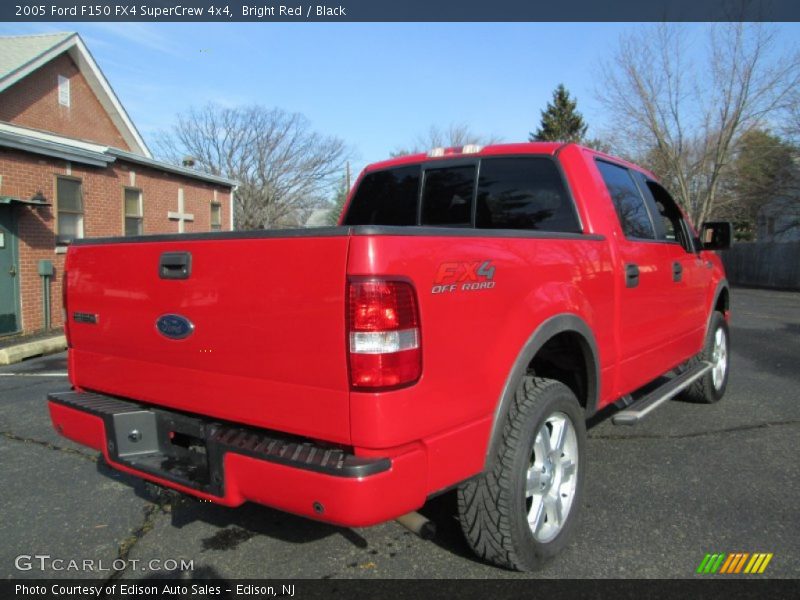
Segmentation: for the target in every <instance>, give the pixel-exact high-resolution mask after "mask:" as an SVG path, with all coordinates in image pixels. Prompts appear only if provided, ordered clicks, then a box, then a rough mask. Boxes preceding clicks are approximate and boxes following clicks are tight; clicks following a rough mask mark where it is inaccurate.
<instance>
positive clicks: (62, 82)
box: [58, 75, 70, 108]
mask: <svg viewBox="0 0 800 600" xmlns="http://www.w3.org/2000/svg"><path fill="white" fill-rule="evenodd" d="M58 103H59V104H60V105H61V106H66V107H67V108H69V105H70V98H69V79H67V78H66V77H64V76H63V75H59V76H58Z"/></svg>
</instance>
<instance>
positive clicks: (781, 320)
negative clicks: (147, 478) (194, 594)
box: [0, 289, 800, 579]
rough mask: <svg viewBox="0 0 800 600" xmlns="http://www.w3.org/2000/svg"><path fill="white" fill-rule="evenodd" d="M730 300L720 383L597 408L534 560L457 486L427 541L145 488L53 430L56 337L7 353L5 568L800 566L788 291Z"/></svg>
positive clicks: (66, 571)
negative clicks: (630, 419) (36, 353)
mask: <svg viewBox="0 0 800 600" xmlns="http://www.w3.org/2000/svg"><path fill="white" fill-rule="evenodd" d="M732 310H733V315H732V321H731V325H732V329H731V337H732V350H733V351H732V362H731V375H730V381H729V385H728V392H727V394H726V396H725V398H724V399H723V400H722V401H721V402H719V403H717V404H715V405H695V404H691V403H686V402H682V401H678V400H674V401H672V402H669V403H667V404H666V405H665V406H664V407H663V408H660V409H659V410H657V411H655V412H654V413H652V414H651V415H650V416H649V417H648V418H647V419H646V420H645V421H644V422H643V423H641V424H640V425H637V426H635V427H616V426H614V425H612V424H611V420H610V418H608V416H609V414H610V413H609V412H607V413H605V414H604V415H602V416H601V417H599V418H596V419H593V420H592V422H591V424H590V425H591V427H590V429H589V444H588V450H589V454H588V464H587V468H588V470H587V474H586V493H585V500H584V506H583V514H582V520H581V521H582V522H581V523H580V526H579V528H578V535H577V536H576V537H575V540H574V542H573V543H572V544H571V545H570V546H569V547H568V548H567V549H566V551H565V552H563V553H562V554H561V555H560V556H558V557H557V558H556V559H555V560H553V561H552V562H550V563H549V564H548V565H546V566H545V567H544V568H543V569H542V570H541V571H539V572H537V573H533V574H520V573H513V572H509V571H505V570H502V569H498V568H496V567H493V566H490V565H487V564H484V563H482V562H481V561H480V560H478V559H476V558H475V557H474V556H472V554H471V552H470V551H469V549H468V547H467V545H466V543H465V542H464V540H463V537H462V535H461V532H460V529H459V527H458V523H457V521H456V520H455V516H454V515H455V512H454V511H455V500H454V497H453V494H452V493H451V494H445V495H443V496H440V497H438V498H436V499H434V500H432V501H431V502H429V503H428V505H426V507H425V508H424V509H423V512H424V513H425V514H426V515H428V516H429V517H430V518H432V519H433V520H434V522H435V523H436V525H437V528H438V534H437V536H436V538H435V539H434V540H433V541H423V540H422V539H419V538H418V537H416V536H415V535H413V534H411V533H409V532H408V531H407V530H405V529H404V528H403V527H401V526H400V525H399V524H397V523H395V522H389V523H385V524H383V525H379V526H376V527H371V528H364V529H343V528H338V527H332V526H329V525H325V524H321V523H317V522H314V521H310V520H306V519H303V518H300V517H295V516H292V515H288V514H285V513H282V512H279V511H276V510H272V509H269V508H265V507H262V506H256V505H246V506H244V507H241V508H237V509H229V508H224V507H220V506H216V505H213V504H209V503H199V502H197V503H194V502H193V503H180V502H176V501H174V499H170V498H169V497H167V496H164V495H161V496H154V495H153V494H151V493H150V492H149V490H147V489H145V486H144V485H143V484H142V482H141V481H139V480H137V479H135V478H131V477H128V476H126V475H122V474H119V473H117V472H115V471H113V470H111V469H109V468H108V467H107V466H105V465H104V464H103V462H102V460H99V459H98V455H97V453H95V452H93V451H91V450H89V449H86V448H83V447H81V446H78V445H76V444H73V443H71V442H70V441H68V440H66V439H64V438H61V437H59V436H58V435H57V434H56V433H55V432H54V431H53V430H52V428H51V426H50V421H49V417H48V414H47V403H46V401H45V397H46V395H47V393H48V392H50V391H55V390H61V389H64V388H65V387H66V386H67V379H66V361H65V355H64V354H59V355H53V356H49V357H42V358H36V359H31V360H28V361H25V362H23V363H19V364H16V365H10V366H7V367H2V368H0V482H1V483H2V485H0V514H1V515H2V522H1V524H0V536H2V537H0V539H2V540H3V542H2V544H0V577H2V578H28V577H37V578H50V577H58V578H61V577H65V578H66V577H92V578H96V577H103V578H116V577H125V578H143V577H152V576H163V575H165V574H166V573H164V572H163V571H161V572H154V569H155V568H157V567H158V566H159V565H161V567H162V568H163V567H164V566H167V567H169V566H172V564H171V563H169V562H166V563H165V561H169V560H175V561H181V560H184V561H193V565H192V566H193V570H191V571H186V572H184V573H183V574H180V576H181V577H187V578H201V577H222V578H227V579H233V578H286V579H294V578H301V577H303V578H342V577H346V578H349V577H356V578H389V577H391V578H416V579H421V578H439V577H446V578H459V579H463V578H504V577H523V578H525V577H531V578H538V577H548V578H549V577H558V578H563V577H572V578H605V577H625V578H635V577H647V578H684V577H693V576H696V575H695V574H694V573H695V570H696V568H697V566H698V565H699V564H700V561H701V560H702V559H703V557H704V556H705V554H706V553H709V552H712V553H713V552H726V553H727V552H750V553H754V552H769V553H773V555H774V556H773V558H772V560H771V562H770V564H769V566H768V568H767V570H766V572H765V573H764V574H763V575H760V576H759V577H784V578H785V577H791V578H798V577H800V510H798V506H800V504H798V496H800V467H799V466H798V455H799V454H800V453H799V451H800V443H798V442H800V402H798V393H797V390H798V387H800V335H798V334H799V333H800V294H798V293H790V292H775V291H764V290H749V289H736V290H734V291H733V294H732ZM35 555H49V556H50V557H51V558H50V559H46V561H48V563H47V564H48V566H47V567H46V568H45V569H40V568H39V564H37V562H36V561H37V560H41V559H33V558H31V559H27V558H25V557H27V556H31V557H33V556H35ZM20 556H22V557H23V558H19V557H20ZM52 559H65V562H63V563H55V564H56V565H57V566H60V567H61V570H54V569H53V568H52V566H53V565H52V564H51V563H50V562H49V561H51V560H52ZM70 559H72V560H79V561H84V560H91V561H93V563H92V565H93V567H94V568H95V571H88V570H78V569H71V568H70V564H69V562H68V561H69V560H70ZM153 560H160V561H162V562H161V563H151V562H150V561H153ZM115 561H116V562H115ZM28 565H30V566H31V568H30V569H29V570H21V569H20V568H18V567H21V568H22V569H26V568H27V566H28ZM154 565H155V566H154ZM114 566H116V567H117V568H116V569H115V568H114ZM99 568H104V569H107V570H103V571H99V570H97V569H99Z"/></svg>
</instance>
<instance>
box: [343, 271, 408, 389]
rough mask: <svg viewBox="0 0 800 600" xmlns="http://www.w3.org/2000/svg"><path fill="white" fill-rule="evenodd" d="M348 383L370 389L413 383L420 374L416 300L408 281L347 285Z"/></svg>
mask: <svg viewBox="0 0 800 600" xmlns="http://www.w3.org/2000/svg"><path fill="white" fill-rule="evenodd" d="M347 312H348V315H347V319H348V323H347V325H348V336H349V340H348V342H349V350H350V352H349V354H350V385H351V387H352V388H353V389H354V390H364V391H375V390H379V389H388V388H397V387H402V386H405V385H411V384H412V383H414V382H416V381H417V380H418V379H419V377H420V375H421V373H422V344H421V340H420V333H419V311H418V310H417V297H416V294H415V292H414V288H413V287H412V286H411V284H410V283H406V282H404V281H385V280H353V281H350V282H349V283H348V309H347Z"/></svg>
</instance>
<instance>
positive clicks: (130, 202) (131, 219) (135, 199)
mask: <svg viewBox="0 0 800 600" xmlns="http://www.w3.org/2000/svg"><path fill="white" fill-rule="evenodd" d="M142 233H143V232H142V192H141V190H137V189H133V188H125V235H142Z"/></svg>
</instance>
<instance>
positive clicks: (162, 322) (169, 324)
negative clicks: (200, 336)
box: [156, 315, 194, 340]
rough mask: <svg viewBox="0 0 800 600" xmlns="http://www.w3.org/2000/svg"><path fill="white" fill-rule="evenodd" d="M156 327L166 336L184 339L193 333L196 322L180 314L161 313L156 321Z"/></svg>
mask: <svg viewBox="0 0 800 600" xmlns="http://www.w3.org/2000/svg"><path fill="white" fill-rule="evenodd" d="M156 329H158V332H159V333H160V334H161V335H163V336H164V337H168V338H170V339H173V340H182V339H183V338H187V337H189V336H190V335H192V332H193V331H194V323H192V322H191V321H190V320H189V319H187V318H186V317H182V316H180V315H161V316H160V317H158V321H156Z"/></svg>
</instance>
